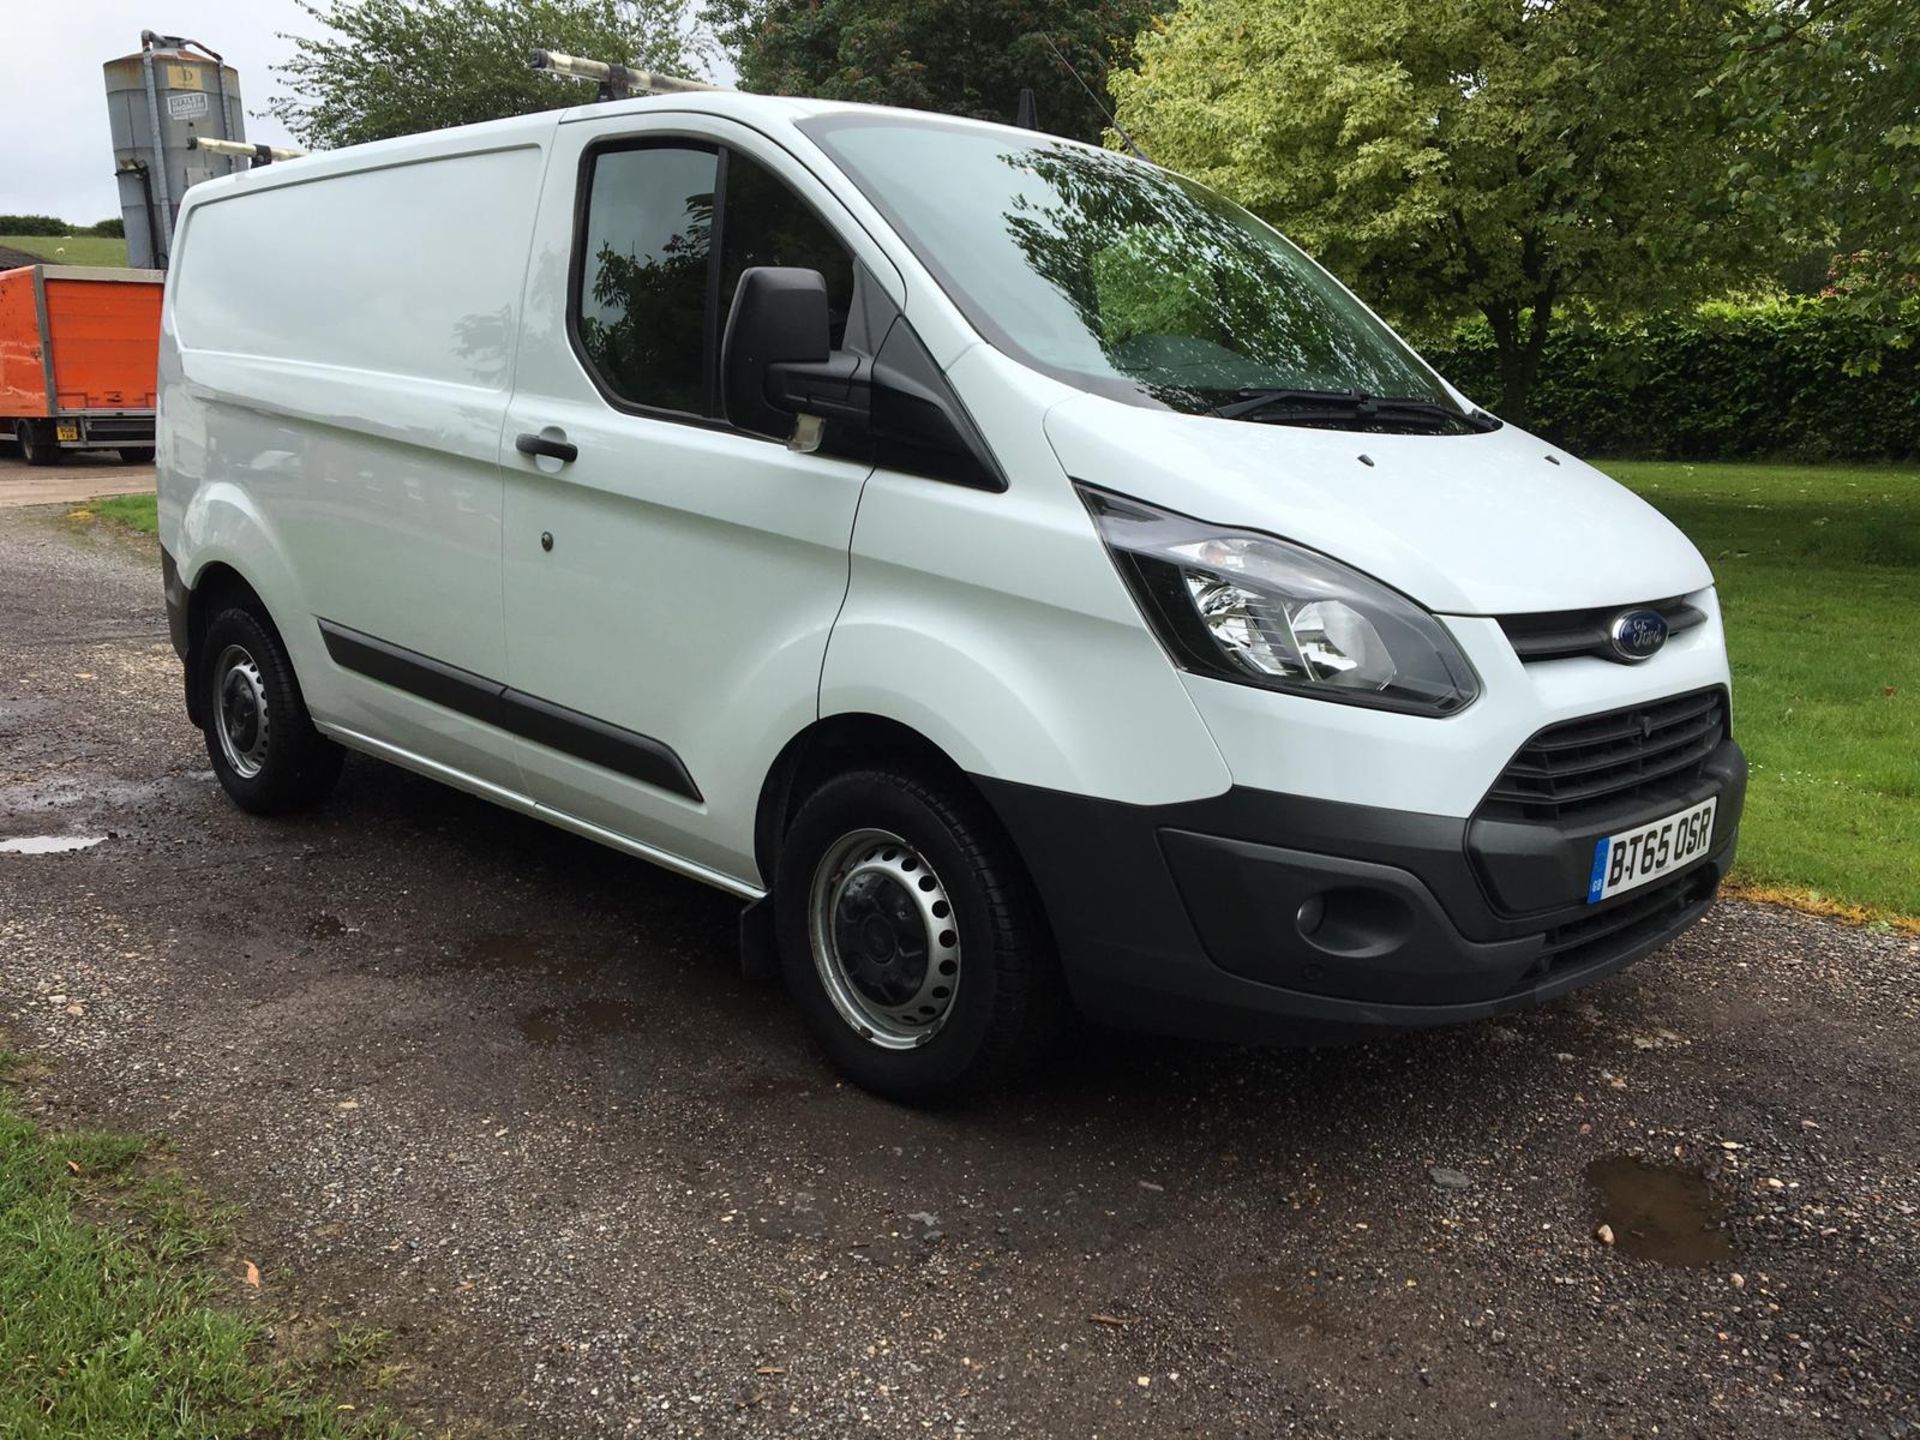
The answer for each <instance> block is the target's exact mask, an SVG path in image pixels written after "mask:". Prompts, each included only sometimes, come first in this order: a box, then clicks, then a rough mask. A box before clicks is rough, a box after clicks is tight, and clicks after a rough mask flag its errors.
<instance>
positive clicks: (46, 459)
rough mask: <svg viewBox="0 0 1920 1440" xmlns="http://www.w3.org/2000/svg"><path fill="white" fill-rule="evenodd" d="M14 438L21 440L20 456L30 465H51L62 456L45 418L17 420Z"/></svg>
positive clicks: (14, 427)
mask: <svg viewBox="0 0 1920 1440" xmlns="http://www.w3.org/2000/svg"><path fill="white" fill-rule="evenodd" d="M13 438H14V439H16V440H18V441H19V442H20V458H21V459H22V460H25V461H26V462H27V463H28V464H29V465H51V464H53V462H54V461H56V460H58V459H59V458H60V447H59V446H58V445H56V444H54V443H53V432H52V431H51V430H50V429H49V428H48V426H47V423H46V421H44V420H16V421H15V422H14V426H13Z"/></svg>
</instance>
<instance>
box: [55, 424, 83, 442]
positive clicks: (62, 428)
mask: <svg viewBox="0 0 1920 1440" xmlns="http://www.w3.org/2000/svg"><path fill="white" fill-rule="evenodd" d="M53 438H54V439H56V440H78V439H79V438H80V427H79V426H78V425H61V424H57V423H56V424H55V425H54V427H53Z"/></svg>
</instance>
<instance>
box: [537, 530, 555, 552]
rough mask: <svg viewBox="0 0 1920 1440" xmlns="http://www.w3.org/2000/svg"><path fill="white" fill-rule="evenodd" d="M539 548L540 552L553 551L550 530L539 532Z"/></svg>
mask: <svg viewBox="0 0 1920 1440" xmlns="http://www.w3.org/2000/svg"><path fill="white" fill-rule="evenodd" d="M540 548H541V549H542V550H551V549H553V532H552V531H551V530H542V531H541V532H540Z"/></svg>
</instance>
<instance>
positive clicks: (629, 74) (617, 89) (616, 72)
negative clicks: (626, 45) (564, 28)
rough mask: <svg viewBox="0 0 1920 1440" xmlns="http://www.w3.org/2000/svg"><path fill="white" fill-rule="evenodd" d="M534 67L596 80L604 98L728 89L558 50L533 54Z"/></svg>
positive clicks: (557, 73) (572, 76) (614, 98)
mask: <svg viewBox="0 0 1920 1440" xmlns="http://www.w3.org/2000/svg"><path fill="white" fill-rule="evenodd" d="M532 63H533V68H534V69H535V70H544V71H546V72H547V73H548V74H550V75H565V76H568V77H569V78H571V79H574V80H592V81H595V82H596V83H598V85H599V86H600V91H601V96H602V98H603V99H609V100H624V99H626V98H627V97H628V96H632V95H684V94H686V93H688V92H689V91H694V90H724V89H726V88H727V87H726V86H724V85H710V84H708V83H707V82H706V81H705V80H689V79H687V78H686V77H685V76H684V75H666V74H662V73H661V72H660V71H658V70H635V69H634V68H633V67H631V66H629V65H622V64H620V63H619V62H618V61H608V60H588V59H585V58H584V57H582V56H579V55H564V54H562V53H561V52H560V51H558V50H536V51H534V52H533V61H532Z"/></svg>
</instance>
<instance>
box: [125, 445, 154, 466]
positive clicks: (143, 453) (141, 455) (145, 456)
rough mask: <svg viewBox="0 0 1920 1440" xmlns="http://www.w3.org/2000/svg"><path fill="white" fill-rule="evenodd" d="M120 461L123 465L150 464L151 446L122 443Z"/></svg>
mask: <svg viewBox="0 0 1920 1440" xmlns="http://www.w3.org/2000/svg"><path fill="white" fill-rule="evenodd" d="M120 463H121V464H123V465H151V464H152V463H153V446H151V445H122V446H121V447H120Z"/></svg>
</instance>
